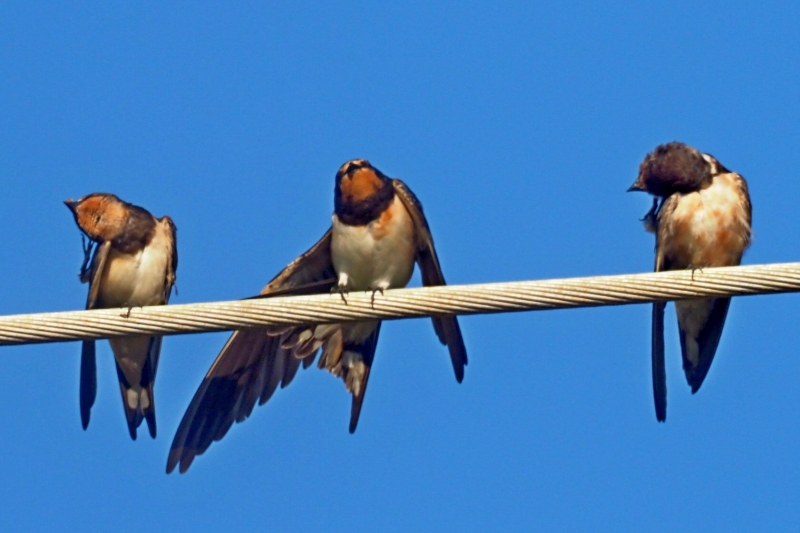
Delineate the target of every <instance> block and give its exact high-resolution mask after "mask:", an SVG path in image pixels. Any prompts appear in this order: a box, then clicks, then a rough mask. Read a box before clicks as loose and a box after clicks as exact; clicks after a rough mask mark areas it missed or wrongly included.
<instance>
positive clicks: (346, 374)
mask: <svg viewBox="0 0 800 533" xmlns="http://www.w3.org/2000/svg"><path fill="white" fill-rule="evenodd" d="M380 331H381V323H380V322H378V324H377V326H376V327H375V329H374V330H372V333H370V335H369V336H368V337H367V338H366V339H364V340H363V341H362V342H359V343H352V342H349V341H347V340H345V341H344V346H343V355H342V359H341V364H342V379H343V380H344V382H345V386H346V387H347V390H349V391H350V392H351V393H352V395H353V403H352V405H351V407H350V427H349V431H350V433H355V431H356V427H357V426H358V419H359V417H360V416H361V407H362V405H363V404H364V395H365V394H366V392H367V384H368V382H369V374H370V370H371V369H372V361H373V360H374V359H375V348H376V347H377V345H378V334H379V333H380ZM348 356H349V357H348Z"/></svg>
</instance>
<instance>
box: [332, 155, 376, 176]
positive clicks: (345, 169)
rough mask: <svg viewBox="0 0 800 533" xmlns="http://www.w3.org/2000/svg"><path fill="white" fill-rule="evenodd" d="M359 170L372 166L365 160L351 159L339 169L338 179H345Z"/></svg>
mask: <svg viewBox="0 0 800 533" xmlns="http://www.w3.org/2000/svg"><path fill="white" fill-rule="evenodd" d="M361 168H372V165H370V164H369V161H367V160H366V159H351V160H350V161H348V162H347V163H345V164H344V165H342V166H341V167H339V171H338V172H337V174H338V175H339V176H340V177H345V176H347V175H348V174H350V173H353V172H355V171H357V170H359V169H361Z"/></svg>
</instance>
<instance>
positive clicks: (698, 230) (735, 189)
mask: <svg viewBox="0 0 800 533" xmlns="http://www.w3.org/2000/svg"><path fill="white" fill-rule="evenodd" d="M628 190H629V191H645V192H649V193H650V194H652V195H654V196H656V198H655V199H654V201H653V207H652V208H651V209H650V211H649V212H648V213H647V214H646V215H645V218H644V222H645V228H646V229H647V230H648V231H651V232H653V233H655V235H656V261H655V271H656V272H661V271H665V270H683V269H691V270H695V269H702V268H704V267H721V266H735V265H739V264H740V263H741V261H742V255H743V254H744V251H745V249H746V248H747V247H748V246H749V245H750V234H751V230H750V225H751V219H752V206H751V204H750V196H749V194H748V191H747V182H745V180H744V178H743V177H742V176H740V175H739V174H737V173H736V172H731V171H730V170H728V169H727V168H725V167H724V166H723V165H722V164H721V163H720V162H719V161H717V160H716V159H715V158H714V157H712V156H710V155H708V154H702V153H700V152H698V151H697V150H695V149H694V148H691V147H690V146H687V145H685V144H683V143H679V142H671V143H668V144H663V145H661V146H658V147H656V149H655V150H653V151H652V152H651V153H649V154H648V155H647V157H645V159H644V161H643V162H642V164H641V166H640V167H639V176H638V177H637V178H636V181H635V182H634V183H633V185H632V186H631V187H630V189H628ZM659 199H660V201H659ZM730 303H731V299H730V298H703V299H695V300H686V301H678V302H675V310H676V312H677V315H678V329H679V330H680V342H681V353H682V355H683V370H684V372H685V374H686V380H687V381H688V383H689V386H690V387H691V388H692V393H693V394H694V393H695V392H697V391H698V390H699V389H700V386H701V385H702V384H703V380H705V378H706V375H707V374H708V370H709V368H710V367H711V362H712V361H713V359H714V354H715V353H716V351H717V345H718V344H719V340H720V336H721V335H722V328H723V326H724V325H725V317H726V315H727V314H728V307H729V306H730ZM665 306H666V303H665V302H656V303H654V304H653V325H652V372H653V397H654V400H655V408H656V419H657V420H658V421H659V422H664V421H665V420H666V418H667V382H666V370H665V367H664V308H665Z"/></svg>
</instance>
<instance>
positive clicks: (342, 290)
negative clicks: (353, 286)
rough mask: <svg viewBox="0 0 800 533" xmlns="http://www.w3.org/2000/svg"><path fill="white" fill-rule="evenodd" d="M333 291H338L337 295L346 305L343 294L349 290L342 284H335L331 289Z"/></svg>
mask: <svg viewBox="0 0 800 533" xmlns="http://www.w3.org/2000/svg"><path fill="white" fill-rule="evenodd" d="M334 292H335V293H338V294H339V296H341V297H342V301H343V302H344V304H345V305H347V298H345V294H347V293H349V292H350V290H349V289H348V288H347V287H345V286H344V285H337V286H336V287H334V288H332V289H331V293H334Z"/></svg>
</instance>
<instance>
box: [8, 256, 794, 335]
mask: <svg viewBox="0 0 800 533" xmlns="http://www.w3.org/2000/svg"><path fill="white" fill-rule="evenodd" d="M798 291H800V263H773V264H767V265H752V266H740V267H724V268H707V269H703V270H695V271H689V270H678V271H672V272H658V273H646V274H624V275H616V276H594V277H584V278H566V279H552V280H542V281H516V282H508V283H485V284H478V285H447V286H442V287H422V288H413V289H395V290H387V291H386V292H385V293H384V294H383V295H381V294H377V295H375V299H374V302H373V301H372V293H371V292H370V291H367V292H353V293H350V294H348V295H347V296H346V299H347V301H346V302H345V301H343V299H342V298H341V297H340V296H339V294H319V295H313V296H294V297H275V298H264V299H253V300H234V301H226V302H210V303H196V304H183V305H169V306H153V307H141V308H139V307H136V308H133V309H131V310H130V314H128V310H127V309H98V310H92V311H66V312H57V313H37V314H28V315H11V316H2V317H0V345H11V344H30V343H44V342H61V341H73V340H81V339H100V338H106V337H119V336H125V335H133V334H137V335H142V334H143V335H174V334H180V333H201V332H206V331H224V330H233V329H246V328H255V327H266V326H276V325H286V324H290V325H294V324H307V323H315V324H322V323H330V322H342V321H348V320H362V319H376V318H381V319H396V318H409V317H422V316H431V315H449V314H455V315H467V314H481V313H500V312H509V311H535V310H544V309H563V308H572V307H595V306H602V305H624V304H635V303H647V302H654V301H665V300H683V299H691V298H699V297H708V296H746V295H754V294H775V293H785V292H798Z"/></svg>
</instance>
